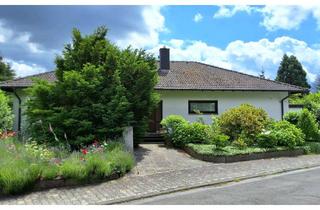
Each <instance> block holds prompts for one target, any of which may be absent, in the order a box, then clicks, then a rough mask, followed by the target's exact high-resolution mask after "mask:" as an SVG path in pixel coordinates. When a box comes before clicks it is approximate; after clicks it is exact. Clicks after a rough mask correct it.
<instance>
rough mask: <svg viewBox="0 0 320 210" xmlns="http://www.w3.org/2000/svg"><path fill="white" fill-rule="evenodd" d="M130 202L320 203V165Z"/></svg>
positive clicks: (162, 203) (161, 203)
mask: <svg viewBox="0 0 320 210" xmlns="http://www.w3.org/2000/svg"><path fill="white" fill-rule="evenodd" d="M126 204H148V205H151V204H155V205H164V204H181V205H183V204H203V205H205V204H207V205H219V204H220V205H222V204H240V205H241V204H270V205H272V204H306V205H307V204H320V168H319V167H318V168H314V169H307V170H300V171H296V172H290V173H284V174H279V175H274V176H268V177H263V178H255V179H250V180H245V181H240V182H236V183H231V184H226V185H222V186H211V187H203V188H198V189H193V190H188V191H184V192H177V193H171V194H167V195H162V196H157V197H152V198H147V199H142V200H137V201H132V202H129V203H126Z"/></svg>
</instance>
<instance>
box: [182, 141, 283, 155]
mask: <svg viewBox="0 0 320 210" xmlns="http://www.w3.org/2000/svg"><path fill="white" fill-rule="evenodd" d="M186 146H187V147H189V148H190V149H192V150H193V151H195V152H196V153H198V154H201V155H214V156H233V155H243V154H252V153H261V152H270V151H283V150H289V149H288V148H287V147H275V148H259V147H247V148H243V149H239V148H237V147H235V146H226V147H224V148H222V149H220V150H217V149H216V147H215V145H211V144H187V145H186Z"/></svg>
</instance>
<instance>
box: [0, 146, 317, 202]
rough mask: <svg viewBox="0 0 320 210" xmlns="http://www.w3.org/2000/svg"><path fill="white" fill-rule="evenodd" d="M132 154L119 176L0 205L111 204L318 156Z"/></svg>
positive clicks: (148, 149) (145, 149)
mask: <svg viewBox="0 0 320 210" xmlns="http://www.w3.org/2000/svg"><path fill="white" fill-rule="evenodd" d="M136 156H137V166H136V167H135V169H134V170H133V171H132V172H130V173H129V174H128V175H126V176H124V177H123V178H120V179H117V180H113V181H109V182H104V183H100V184H96V185H86V186H79V187H65V188H56V189H50V190H45V191H39V192H32V193H29V194H26V195H21V196H15V197H6V198H1V199H0V204H111V203H118V202H123V201H130V200H133V199H139V198H145V197H150V196H155V195H160V194H165V193H169V192H175V191H179V190H186V189H191V188H196V187H201V186H208V185H213V184H218V183H223V182H229V181H234V180H239V179H244V178H252V177H257V176H264V175H268V174H273V173H279V172H284V171H290V170H296V169H301V168H305V167H313V166H319V165H320V155H305V156H300V157H291V158H289V157H286V158H277V159H266V160H253V161H244V162H238V163H228V164H223V163H221V164H213V163H207V162H202V161H199V160H195V159H193V158H191V157H189V156H188V155H187V154H185V153H184V152H181V151H179V150H174V149H166V148H164V147H163V146H162V145H152V144H148V145H147V144H145V145H141V148H140V149H139V150H137V151H136Z"/></svg>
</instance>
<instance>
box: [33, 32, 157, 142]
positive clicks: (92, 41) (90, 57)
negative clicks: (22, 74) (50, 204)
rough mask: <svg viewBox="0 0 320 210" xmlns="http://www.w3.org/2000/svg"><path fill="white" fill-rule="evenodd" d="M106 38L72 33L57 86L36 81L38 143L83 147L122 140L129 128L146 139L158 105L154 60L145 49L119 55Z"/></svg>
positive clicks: (58, 62) (35, 133)
mask: <svg viewBox="0 0 320 210" xmlns="http://www.w3.org/2000/svg"><path fill="white" fill-rule="evenodd" d="M106 34H107V29H106V28H104V27H100V28H98V29H97V30H96V31H95V32H94V33H93V34H91V35H88V36H83V35H81V33H80V31H79V30H77V29H74V30H73V37H72V44H67V45H66V46H65V49H64V51H63V55H62V56H59V57H57V58H56V66H57V68H56V76H57V79H58V81H57V82H55V83H53V84H49V83H47V82H45V81H38V82H37V83H36V85H34V86H33V87H32V88H31V89H30V92H31V96H32V97H31V99H30V100H29V102H28V109H27V115H28V119H29V122H30V129H29V130H30V132H31V134H32V136H33V137H35V138H36V139H37V140H38V141H48V142H49V143H53V144H54V143H56V142H57V140H58V141H60V142H63V141H64V142H66V141H68V142H69V143H70V144H71V146H72V147H73V148H79V147H80V146H81V145H87V144H90V143H92V142H93V141H94V140H106V139H109V138H112V139H114V138H117V137H120V136H121V132H122V128H123V127H124V126H128V125H131V126H133V127H134V134H135V137H137V136H138V135H142V134H144V131H145V128H146V124H147V119H148V116H149V115H150V113H151V111H152V110H153V109H154V108H155V106H156V104H157V103H158V97H157V94H156V93H155V92H154V86H155V85H156V83H157V76H158V75H157V69H156V61H155V58H153V57H152V56H151V55H149V54H147V53H146V52H145V51H143V50H136V49H132V48H130V47H129V48H127V49H125V50H121V49H119V48H118V47H117V46H115V45H114V44H112V43H111V42H110V41H109V40H108V39H106V38H105V36H106ZM49 128H50V129H49ZM56 137H57V138H56Z"/></svg>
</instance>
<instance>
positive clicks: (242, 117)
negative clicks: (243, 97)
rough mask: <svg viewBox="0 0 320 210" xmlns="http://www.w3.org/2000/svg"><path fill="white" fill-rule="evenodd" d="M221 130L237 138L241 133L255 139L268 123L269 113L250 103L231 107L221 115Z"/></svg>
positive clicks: (232, 138)
mask: <svg viewBox="0 0 320 210" xmlns="http://www.w3.org/2000/svg"><path fill="white" fill-rule="evenodd" d="M219 121H220V126H221V131H222V132H223V133H224V134H226V135H229V136H230V137H231V140H236V139H237V138H238V137H239V135H240V134H243V135H245V138H246V139H253V138H254V137H255V136H256V135H257V134H259V133H261V131H262V130H263V129H264V128H265V127H266V125H267V124H268V122H269V120H268V115H267V113H266V112H265V111H264V110H263V109H261V108H256V107H254V106H252V105H249V104H242V105H240V106H239V107H236V108H232V109H229V110H228V111H226V112H224V113H223V114H222V115H221V116H220V120H219Z"/></svg>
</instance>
